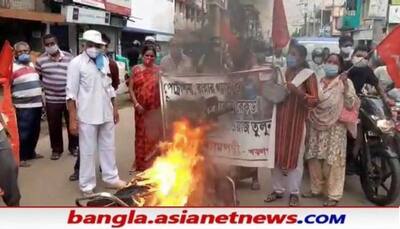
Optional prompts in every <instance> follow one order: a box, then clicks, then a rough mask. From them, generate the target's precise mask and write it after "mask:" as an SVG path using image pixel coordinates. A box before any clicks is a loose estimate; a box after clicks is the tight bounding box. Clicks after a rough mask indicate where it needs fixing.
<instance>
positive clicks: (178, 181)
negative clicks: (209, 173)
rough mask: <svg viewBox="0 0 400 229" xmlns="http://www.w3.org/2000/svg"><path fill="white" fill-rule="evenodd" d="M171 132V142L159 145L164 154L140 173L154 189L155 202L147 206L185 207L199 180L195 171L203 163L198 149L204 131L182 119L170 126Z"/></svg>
mask: <svg viewBox="0 0 400 229" xmlns="http://www.w3.org/2000/svg"><path fill="white" fill-rule="evenodd" d="M173 130H174V132H173V133H174V134H173V138H172V142H167V143H161V144H160V148H161V151H162V152H165V153H164V154H163V155H161V156H159V157H158V158H156V160H155V162H154V164H153V165H152V167H151V168H149V169H148V170H146V171H144V173H143V174H141V178H142V179H143V180H144V182H145V183H147V184H151V186H152V187H154V190H155V192H154V198H155V199H156V200H155V201H154V203H153V204H151V205H156V206H185V205H186V204H187V203H188V200H189V197H190V194H191V193H192V192H193V191H194V189H195V188H196V186H197V183H198V182H199V180H200V179H201V177H200V176H201V174H195V168H196V166H198V165H199V163H201V162H203V160H204V158H203V156H202V155H201V150H202V149H201V147H202V145H203V142H204V136H205V130H206V128H205V127H196V128H193V127H192V126H191V125H190V123H189V121H187V120H182V121H178V122H176V123H174V126H173Z"/></svg>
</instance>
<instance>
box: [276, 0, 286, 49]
mask: <svg viewBox="0 0 400 229" xmlns="http://www.w3.org/2000/svg"><path fill="white" fill-rule="evenodd" d="M289 40H290V35H289V30H288V26H287V21H286V14H285V7H284V6H283V1H282V0H274V9H273V17H272V42H273V44H274V48H275V49H276V48H284V47H285V46H286V45H287V44H288V43H289Z"/></svg>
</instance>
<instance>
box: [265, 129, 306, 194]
mask: <svg viewBox="0 0 400 229" xmlns="http://www.w3.org/2000/svg"><path fill="white" fill-rule="evenodd" d="M305 133H306V130H305V128H304V133H303V137H302V143H301V146H300V149H299V159H298V160H297V167H296V168H295V169H291V170H288V171H287V172H286V173H285V171H282V169H280V168H277V167H276V168H273V169H272V171H271V175H272V189H273V190H274V191H275V192H276V193H284V192H288V193H290V194H295V195H299V194H300V188H301V181H302V179H303V171H304V160H303V158H304V151H305V145H304V143H305Z"/></svg>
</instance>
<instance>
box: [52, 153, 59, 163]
mask: <svg viewBox="0 0 400 229" xmlns="http://www.w3.org/2000/svg"><path fill="white" fill-rule="evenodd" d="M60 157H61V154H59V153H52V154H51V157H50V159H51V160H53V161H56V160H58V159H60Z"/></svg>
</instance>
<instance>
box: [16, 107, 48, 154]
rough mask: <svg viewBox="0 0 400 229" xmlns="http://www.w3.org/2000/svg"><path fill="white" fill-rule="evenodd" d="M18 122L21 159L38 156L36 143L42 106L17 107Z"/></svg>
mask: <svg viewBox="0 0 400 229" xmlns="http://www.w3.org/2000/svg"><path fill="white" fill-rule="evenodd" d="M16 114H17V122H18V133H19V148H20V150H19V154H20V159H21V161H26V160H30V159H34V158H35V157H36V152H35V149H36V145H37V142H38V140H39V135H40V118H41V116H42V108H41V107H35V108H17V109H16Z"/></svg>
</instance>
